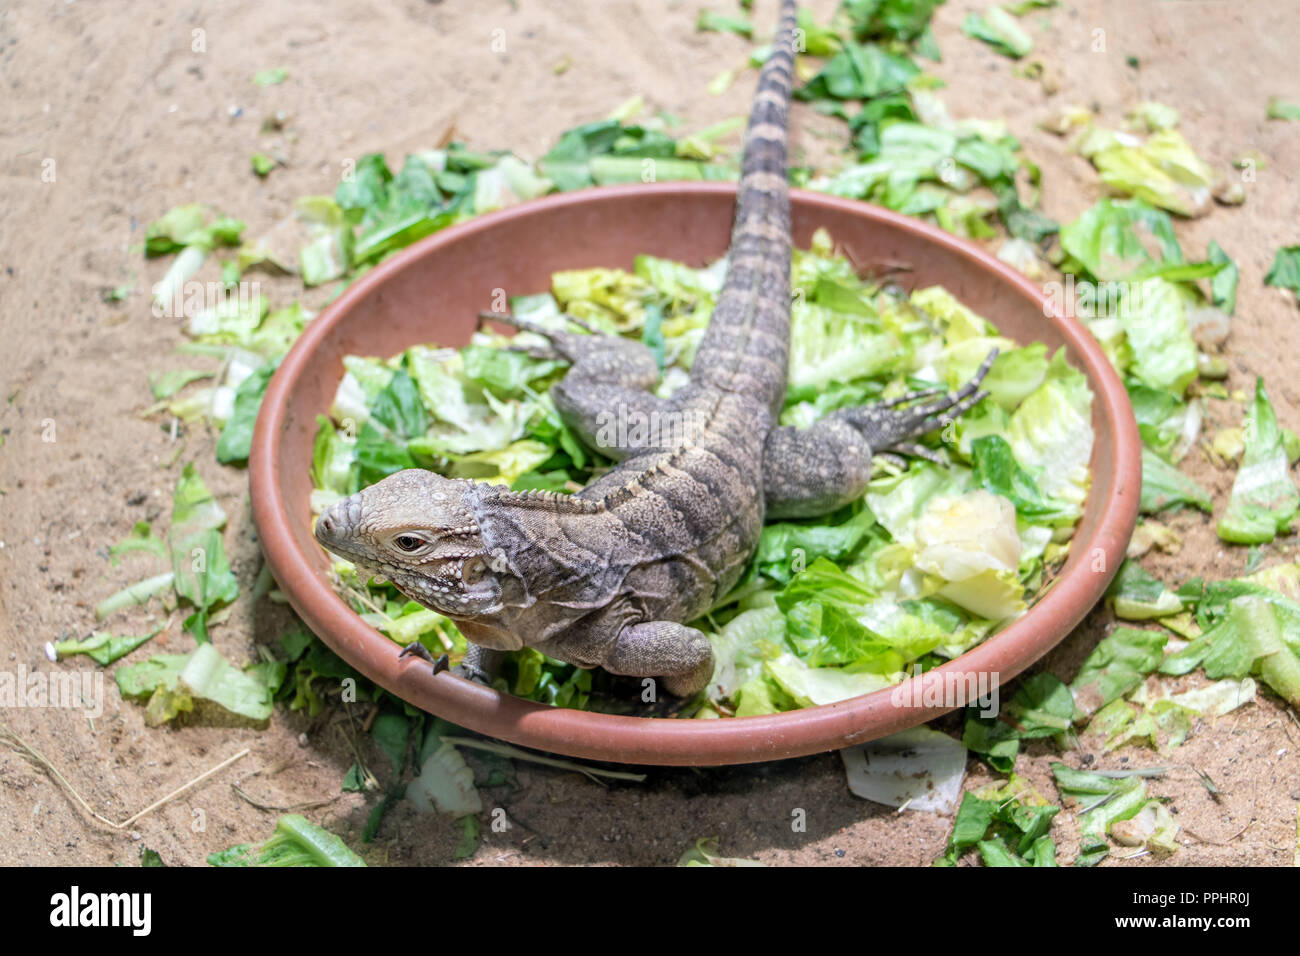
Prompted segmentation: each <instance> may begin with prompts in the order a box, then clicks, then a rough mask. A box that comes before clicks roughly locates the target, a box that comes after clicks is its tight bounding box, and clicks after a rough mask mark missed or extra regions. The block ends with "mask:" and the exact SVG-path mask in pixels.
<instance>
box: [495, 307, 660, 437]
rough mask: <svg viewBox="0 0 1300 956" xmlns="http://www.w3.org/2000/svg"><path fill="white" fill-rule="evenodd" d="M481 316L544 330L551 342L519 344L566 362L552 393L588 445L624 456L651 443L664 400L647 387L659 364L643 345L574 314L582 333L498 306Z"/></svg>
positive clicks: (558, 407)
mask: <svg viewBox="0 0 1300 956" xmlns="http://www.w3.org/2000/svg"><path fill="white" fill-rule="evenodd" d="M479 318H480V319H483V320H485V321H493V322H501V323H503V324H505V325H511V326H514V327H515V328H517V329H519V330H520V331H522V332H532V333H535V334H537V335H540V336H543V337H544V338H546V339H547V340H548V342H549V343H550V344H549V346H535V345H522V346H519V350H520V351H523V352H526V353H527V354H529V355H533V356H535V357H538V358H554V359H558V360H561V361H565V362H568V363H570V368H569V371H568V373H567V374H566V375H565V376H564V378H563V379H561V380H560V381H559V382H556V383H555V385H554V386H552V387H551V392H550V394H551V398H552V399H553V400H554V402H555V408H556V410H557V411H558V412H559V413H560V417H561V418H562V419H564V422H565V424H567V425H568V426H569V427H570V428H572V429H573V430H574V431H575V432H577V433H578V436H579V437H580V438H581V439H582V440H583V442H585V443H586V445H587V446H588V447H589V448H592V449H594V450H596V451H598V452H600V453H601V454H602V455H605V456H606V457H608V458H612V459H614V460H615V461H622V460H623V459H624V458H627V457H629V456H631V455H633V454H635V453H636V452H638V451H643V450H645V449H647V448H649V447H652V446H653V445H654V444H655V442H656V438H655V435H654V434H652V432H653V431H655V430H656V429H654V428H652V426H653V425H654V423H657V422H659V421H661V420H662V418H663V413H664V412H665V411H666V410H667V408H668V403H667V402H666V401H665V400H663V399H661V398H656V397H655V396H654V395H651V394H650V392H649V389H651V388H654V386H655V385H656V384H657V383H658V381H659V366H658V364H657V363H656V362H655V357H654V353H653V352H651V351H650V349H649V348H648V347H647V346H646V345H644V344H643V343H641V342H637V341H635V340H633V339H626V338H623V337H622V336H619V335H605V334H604V333H602V332H599V331H597V330H596V329H593V328H592V327H591V326H590V325H588V324H587V323H585V322H583V321H581V320H580V319H575V318H573V317H572V316H565V318H566V319H567V320H568V321H569V322H572V323H573V324H574V325H576V326H578V327H579V328H581V329H585V330H586V333H575V332H568V331H561V330H556V329H550V328H546V327H545V326H542V325H540V324H538V323H536V322H532V321H530V320H528V319H521V318H519V317H518V316H514V315H504V314H500V313H496V312H483V313H480V315H479ZM588 333H589V334H588Z"/></svg>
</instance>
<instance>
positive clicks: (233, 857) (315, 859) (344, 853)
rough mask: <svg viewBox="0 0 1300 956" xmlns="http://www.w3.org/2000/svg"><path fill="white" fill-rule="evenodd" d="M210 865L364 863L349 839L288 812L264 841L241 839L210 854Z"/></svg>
mask: <svg viewBox="0 0 1300 956" xmlns="http://www.w3.org/2000/svg"><path fill="white" fill-rule="evenodd" d="M208 865H209V866H365V865H366V864H365V861H364V860H362V859H361V857H359V856H357V855H356V854H355V853H353V852H352V851H351V850H350V849H348V846H347V844H346V843H344V842H343V841H342V840H341V839H340V838H339V837H338V836H337V835H335V834H333V833H331V832H330V831H328V830H326V829H323V828H322V827H318V826H316V825H315V824H313V823H311V822H309V821H308V820H307V819H306V818H305V817H301V816H299V815H298V814H296V813H294V814H286V815H285V816H282V817H280V819H279V820H277V821H276V824H275V832H274V833H273V834H272V835H271V838H270V839H269V840H267V841H266V842H265V843H260V844H257V843H242V844H240V845H238V846H233V847H231V848H230V849H228V850H222V851H221V852H219V853H213V854H210V855H209V856H208Z"/></svg>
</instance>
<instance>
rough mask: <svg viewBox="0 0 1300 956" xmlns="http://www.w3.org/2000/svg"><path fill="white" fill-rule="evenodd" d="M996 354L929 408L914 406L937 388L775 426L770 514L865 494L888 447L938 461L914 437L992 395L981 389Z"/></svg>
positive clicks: (795, 512)
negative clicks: (801, 423) (874, 462)
mask: <svg viewBox="0 0 1300 956" xmlns="http://www.w3.org/2000/svg"><path fill="white" fill-rule="evenodd" d="M995 358H997V351H996V350H994V351H993V352H992V353H990V354H989V357H988V358H986V359H985V360H984V362H983V364H982V365H980V367H979V370H978V371H977V372H976V373H975V375H974V377H973V378H972V379H971V380H970V381H969V382H967V383H966V384H965V385H963V386H962V387H961V389H960V390H958V391H957V392H955V393H953V394H951V395H946V396H944V397H943V398H941V399H939V400H938V401H935V402H930V403H928V404H924V405H911V404H909V403H911V402H914V401H917V400H919V399H922V398H927V397H929V396H932V395H934V394H935V393H936V391H937V390H935V389H929V390H926V391H919V392H909V393H907V394H906V395H900V396H899V397H898V398H895V399H891V400H890V401H887V402H880V403H878V404H875V405H859V406H856V407H853V408H842V409H840V410H839V411H837V412H832V413H831V414H830V415H827V416H826V417H825V418H823V419H821V420H820V421H818V422H817V423H816V424H814V425H812V426H811V427H810V428H802V429H801V428H791V427H788V426H785V427H780V428H773V429H772V430H771V431H770V432H768V434H767V441H766V442H765V443H764V445H763V497H764V499H765V500H766V503H767V516H768V517H769V518H812V517H816V516H818V515H824V514H828V513H830V512H832V511H834V510H835V509H836V508H840V507H843V506H844V505H846V504H848V503H849V502H851V501H856V500H857V499H858V498H860V497H861V496H862V494H863V492H864V491H866V488H867V482H868V481H869V480H870V478H871V459H872V456H873V455H879V454H881V453H882V452H891V451H894V452H901V453H903V454H908V455H917V456H920V457H924V458H931V457H932V453H931V452H929V450H928V449H926V448H923V447H921V446H920V445H917V444H915V443H914V442H913V441H912V440H911V439H913V438H917V437H919V436H921V435H924V434H925V433H926V432H930V431H933V430H934V429H936V428H939V427H941V426H943V425H944V424H945V423H946V422H948V421H951V420H952V419H954V418H956V417H957V416H958V415H961V414H962V413H963V412H965V411H967V410H968V409H969V408H970V407H971V406H973V405H975V404H976V403H977V402H979V401H980V400H981V399H983V398H984V397H985V396H986V395H987V394H988V393H987V392H983V391H980V390H979V385H980V382H982V381H983V380H984V376H985V375H987V374H988V371H989V368H990V367H991V366H992V365H993V360H994V359H995Z"/></svg>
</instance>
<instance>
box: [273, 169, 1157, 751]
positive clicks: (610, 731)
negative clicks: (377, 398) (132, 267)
mask: <svg viewBox="0 0 1300 956" xmlns="http://www.w3.org/2000/svg"><path fill="white" fill-rule="evenodd" d="M647 191H655V192H660V193H679V194H683V195H685V196H706V195H707V196H717V195H729V196H732V197H734V195H735V192H736V184H735V183H728V182H671V183H656V184H635V185H626V186H603V187H596V188H591V189H583V190H576V191H573V192H567V193H560V194H556V195H551V196H547V197H543V198H541V199H537V200H533V201H530V202H527V203H521V204H519V205H515V206H511V207H508V208H506V209H503V210H500V211H497V212H492V213H487V214H484V215H482V216H478V217H475V218H473V219H470V220H467V221H466V222H463V223H459V224H457V225H454V226H451V227H448V228H446V229H444V230H442V231H440V232H437V233H434V234H433V235H431V236H428V237H426V238H424V239H422V240H420V241H418V242H416V243H413V244H412V245H411V246H409V247H408V248H406V249H404V250H402V251H401V252H399V253H398V254H396V255H394V256H392V257H391V258H389V259H387V260H385V261H384V262H381V263H380V264H379V265H377V266H375V267H374V268H373V269H371V270H370V271H369V272H367V273H366V274H364V275H362V276H361V277H359V278H358V279H356V280H355V281H354V282H353V283H352V284H351V285H349V286H348V287H347V289H346V290H345V291H344V292H343V294H342V295H340V296H339V297H338V299H336V300H335V301H334V302H332V303H331V304H330V305H328V306H327V307H326V308H325V309H324V310H322V312H321V313H320V314H319V315H318V316H317V317H316V318H315V319H313V320H312V321H311V322H310V323H308V325H307V327H306V329H305V330H304V331H303V333H302V335H301V336H300V337H299V338H298V340H297V341H296V342H295V343H294V345H293V347H292V348H291V349H290V350H289V352H288V354H287V355H286V356H285V357H284V359H283V360H282V361H281V363H280V367H279V368H278V370H277V371H276V372H275V374H274V376H273V377H272V379H271V382H270V384H269V386H268V387H267V390H266V396H265V398H264V400H263V402H262V407H261V410H260V412H259V414H258V417H257V423H256V426H255V429H254V433H253V440H252V446H251V452H250V455H249V484H250V495H251V499H252V511H253V519H254V522H255V524H256V527H257V530H258V534H259V540H260V542H261V546H262V550H263V552H264V554H265V556H266V560H267V562H268V564H269V565H270V569H271V572H272V574H273V575H274V576H275V579H276V582H277V583H278V584H279V587H280V589H281V591H282V592H283V593H284V594H285V596H286V597H287V598H288V601H289V603H290V605H292V606H293V608H294V609H295V611H297V612H298V614H299V615H300V616H301V617H302V618H303V620H304V622H305V623H306V624H307V625H308V627H310V628H311V629H312V631H313V632H315V633H316V634H317V635H319V636H320V638H321V639H322V640H323V641H324V642H325V643H326V644H327V645H328V646H330V647H331V648H332V649H333V650H334V651H335V652H336V653H338V654H339V655H340V656H341V657H342V658H343V659H344V660H345V661H347V662H348V663H349V664H350V665H352V666H353V667H354V668H356V669H357V670H358V671H360V672H361V673H362V674H364V675H365V676H366V677H368V678H369V679H370V680H372V681H374V682H375V683H377V684H379V685H380V686H382V687H384V688H386V689H387V690H389V691H391V692H393V693H394V694H396V695H397V696H398V697H400V698H402V699H404V700H406V701H409V702H410V703H412V704H414V705H415V706H417V707H420V708H422V709H424V710H426V711H429V712H432V713H435V714H437V715H439V716H442V717H445V718H446V719H448V720H450V721H452V722H453V723H456V724H458V725H460V726H464V727H466V728H469V729H471V730H474V731H477V732H479V733H483V734H486V735H489V736H492V737H497V738H500V739H503V740H507V741H510V742H512V743H515V744H519V745H522V746H526V747H531V748H535V749H538V750H543V751H549V752H555V753H562V754H567V755H569V756H573V757H579V758H585V759H592V760H605V761H612V762H617V763H628V764H656V765H678V766H681V765H722V764H739V763H751V762H757V761H764V760H774V759H782V758H787V757H795V756H802V755H806V754H811V753H817V752H823V751H828V750H835V749H839V748H842V747H846V746H849V745H852V744H855V743H860V742H862V741H865V740H870V739H875V738H878V737H882V736H885V735H887V734H890V733H895V732H897V731H900V730H903V729H906V728H908V727H912V726H916V725H918V724H920V723H924V722H926V721H929V720H933V719H934V718H936V717H939V716H941V715H943V714H945V713H948V712H949V711H951V710H955V709H956V708H957V707H959V706H962V705H963V703H964V702H965V701H966V700H968V699H970V697H971V696H974V695H973V694H971V695H966V696H962V692H963V690H964V689H970V688H974V687H978V688H979V689H980V692H983V689H984V688H985V687H989V688H996V687H997V686H998V685H999V684H1001V683H1005V682H1006V681H1008V680H1010V679H1011V678H1013V677H1015V676H1016V675H1017V674H1019V673H1020V672H1021V671H1022V670H1024V669H1025V668H1026V667H1028V666H1029V665H1030V664H1032V663H1034V662H1035V661H1036V660H1038V659H1039V658H1041V657H1042V656H1043V655H1044V654H1046V653H1047V652H1048V651H1049V650H1051V649H1052V648H1053V647H1055V646H1056V645H1057V644H1058V643H1060V641H1062V640H1063V639H1064V638H1065V637H1066V636H1067V635H1068V634H1069V633H1070V632H1071V631H1072V630H1073V628H1074V627H1075V626H1076V625H1077V624H1078V623H1079V622H1080V621H1081V620H1082V619H1083V618H1084V616H1085V615H1086V614H1087V613H1088V612H1089V611H1090V610H1091V609H1092V607H1093V606H1094V605H1095V603H1096V602H1097V601H1098V600H1100V598H1101V597H1102V595H1103V594H1104V593H1105V590H1106V588H1107V586H1108V585H1109V583H1110V581H1111V579H1112V578H1113V577H1114V575H1115V573H1116V572H1117V571H1118V569H1119V565H1120V563H1121V562H1122V561H1123V559H1124V556H1125V550H1126V548H1127V544H1128V540H1129V537H1130V536H1131V534H1132V531H1133V528H1134V526H1135V524H1136V521H1137V514H1138V504H1139V490H1140V488H1141V478H1142V465H1141V444H1140V441H1139V438H1138V431H1137V424H1136V421H1135V420H1134V417H1133V412H1132V407H1131V405H1130V403H1129V399H1128V393H1127V391H1126V390H1125V389H1124V386H1123V384H1122V382H1121V381H1120V379H1119V376H1118V374H1117V373H1116V372H1115V370H1114V369H1113V368H1112V366H1111V364H1110V361H1109V360H1108V359H1107V358H1106V356H1105V354H1104V352H1103V351H1102V348H1101V346H1100V345H1099V344H1098V343H1097V341H1096V340H1095V339H1093V337H1092V335H1091V334H1090V333H1088V332H1087V331H1086V330H1085V329H1084V328H1083V326H1082V325H1081V324H1080V323H1079V322H1078V321H1077V320H1076V319H1074V318H1071V317H1067V316H1066V315H1063V314H1062V312H1061V311H1060V309H1059V308H1058V307H1057V305H1056V303H1055V302H1053V300H1052V299H1051V298H1050V297H1049V296H1048V295H1047V294H1046V292H1045V291H1044V290H1042V289H1041V288H1039V287H1038V286H1036V285H1035V284H1034V283H1033V282H1031V281H1030V280H1029V279H1028V278H1027V277H1025V276H1024V275H1022V274H1021V273H1020V272H1018V271H1016V270H1015V269H1013V268H1012V267H1011V266H1010V265H1007V264H1006V263H1003V262H1001V261H999V260H998V259H996V258H994V257H993V256H992V255H989V254H988V253H987V252H985V251H984V250H982V249H980V248H978V247H977V246H975V245H974V244H972V243H969V242H967V241H965V240H963V239H959V238H958V237H956V236H953V235H950V234H949V233H946V232H944V231H943V230H941V229H939V228H938V227H936V226H932V225H929V224H928V223H924V222H921V221H919V220H917V219H913V218H911V217H908V216H904V215H902V214H900V213H895V212H893V211H891V210H887V209H883V208H881V207H878V206H873V205H870V204H868V203H864V202H860V201H858V200H850V199H844V198H840V197H835V196H830V195H827V194H824V193H816V192H811V191H808V190H802V189H792V190H791V191H790V192H791V202H792V204H794V205H799V206H805V207H812V210H811V211H814V212H815V211H816V209H819V208H820V209H830V210H835V211H838V212H840V213H847V214H850V215H853V216H855V217H858V218H865V219H868V220H872V221H875V222H878V223H880V224H881V225H886V226H888V227H890V228H893V229H898V230H903V231H907V232H911V233H913V234H915V235H917V236H919V237H920V238H921V239H923V240H925V241H928V242H930V243H933V244H935V245H938V246H942V247H944V248H945V249H946V250H947V251H948V252H949V253H951V254H956V255H958V256H961V257H964V258H966V259H968V260H973V261H974V263H975V264H976V265H977V266H979V267H981V268H982V270H983V271H984V272H985V273H986V275H987V276H988V278H989V279H990V280H991V281H994V282H1000V283H1002V284H1003V285H1004V286H1006V287H1007V288H1008V289H1009V290H1012V291H1014V292H1016V293H1017V294H1019V295H1020V296H1022V297H1024V298H1026V299H1029V300H1031V301H1032V302H1034V303H1036V304H1039V305H1041V306H1042V307H1043V309H1044V315H1045V317H1047V318H1048V320H1049V321H1050V322H1052V324H1053V325H1055V326H1056V328H1057V329H1058V331H1059V332H1060V334H1061V336H1062V338H1064V339H1065V341H1066V342H1067V343H1068V345H1069V346H1070V349H1071V352H1072V355H1071V358H1072V360H1073V361H1072V364H1073V365H1075V367H1080V368H1081V369H1082V370H1083V371H1084V372H1085V374H1087V375H1088V379H1089V385H1090V387H1091V388H1092V389H1093V392H1094V401H1095V402H1097V403H1099V404H1100V407H1101V408H1102V415H1101V419H1102V420H1103V421H1107V422H1108V423H1109V424H1111V425H1112V426H1113V428H1112V433H1111V434H1110V435H1109V436H1105V435H1103V434H1102V433H1101V430H1099V431H1098V434H1097V438H1098V439H1099V440H1109V441H1111V442H1112V444H1113V451H1114V467H1115V475H1114V477H1113V486H1112V490H1111V493H1110V495H1109V496H1108V497H1106V498H1105V499H1104V500H1103V501H1101V502H1100V508H1101V514H1100V520H1099V521H1098V522H1097V524H1096V527H1095V529H1094V530H1093V533H1092V535H1091V537H1090V538H1089V539H1088V540H1079V539H1078V537H1077V535H1078V533H1079V532H1078V531H1077V530H1076V538H1075V539H1074V540H1073V541H1072V550H1073V549H1075V548H1086V549H1087V551H1088V553H1089V554H1091V555H1092V556H1093V558H1092V560H1091V561H1090V562H1084V561H1077V562H1075V563H1074V564H1073V566H1072V567H1068V568H1066V569H1065V571H1064V572H1063V573H1062V574H1061V575H1060V576H1059V577H1057V578H1056V579H1055V580H1054V581H1053V582H1052V584H1051V586H1050V588H1049V590H1048V591H1047V592H1046V593H1045V594H1043V595H1042V596H1041V597H1040V599H1039V601H1038V602H1037V603H1036V604H1035V605H1034V606H1033V607H1032V608H1031V609H1030V612H1029V613H1027V614H1025V615H1024V616H1022V617H1021V618H1020V619H1019V620H1017V621H1015V622H1013V623H1012V624H1010V625H1008V626H1007V627H1006V628H1004V629H1003V630H1002V631H1000V632H999V633H997V634H995V635H994V636H993V637H991V638H989V639H988V640H986V641H984V642H983V643H981V644H979V645H977V646H976V647H974V648H972V649H971V650H970V651H967V652H966V653H965V654H962V655H961V656H960V657H957V658H954V659H953V660H951V661H948V662H946V663H944V664H943V665H941V666H939V667H937V668H935V669H934V670H931V671H928V672H926V673H925V674H924V675H922V676H921V677H920V678H909V679H908V680H906V681H904V682H903V683H901V684H898V685H895V686H893V687H891V688H885V689H883V690H879V691H876V692H874V693H871V694H865V695H862V696H859V697H854V698H851V699H849V700H844V701H839V702H837V703H833V704H825V705H820V706H816V707H808V708H803V709H800V710H794V711H787V712H784V713H780V714H769V715H762V716H752V717H731V718H724V719H718V720H680V719H659V718H647V717H632V716H620V715H612V714H601V713H594V712H589V711H578V710H568V709H563V708H557V707H552V706H550V705H547V704H542V703H537V702H533V701H527V700H523V699H522V698H518V697H514V696H512V695H510V694H505V693H500V692H498V691H495V690H493V689H491V688H487V687H483V686H481V685H478V684H474V683H471V682H470V681H466V680H462V679H461V678H459V677H456V676H453V675H452V674H450V673H446V672H444V673H442V674H437V675H434V674H432V673H431V669H430V668H429V666H428V665H427V664H423V663H420V662H418V661H416V660H414V659H411V658H404V659H401V660H399V659H398V653H399V651H400V650H401V648H400V646H399V645H398V644H396V643H395V642H393V641H392V640H390V639H389V638H388V637H385V636H384V635H383V634H381V633H380V632H379V631H377V630H375V629H374V628H373V627H371V626H370V625H369V624H367V623H365V622H364V621H363V620H362V619H361V618H360V617H359V616H358V615H357V614H356V613H355V612H354V611H353V610H352V609H351V608H350V607H348V605H347V604H346V603H344V601H343V600H342V598H340V597H339V596H338V595H337V594H336V593H335V592H334V590H333V588H332V587H331V586H330V584H329V582H328V580H327V579H326V578H325V576H324V575H322V574H320V573H318V572H316V571H314V570H313V569H312V567H311V563H310V561H309V560H308V558H307V555H306V554H304V553H303V552H302V551H301V550H300V549H299V548H298V546H297V542H296V539H295V537H294V534H293V532H292V530H291V519H290V517H289V515H290V513H291V509H297V508H301V507H302V506H303V504H304V503H303V502H287V501H285V500H284V497H283V496H282V495H281V491H280V485H279V482H278V481H277V477H276V476H277V475H278V473H279V470H280V465H281V457H280V451H281V449H280V442H279V441H278V438H279V436H280V435H281V433H282V432H283V431H284V429H285V427H286V414H287V408H288V403H289V400H290V397H291V396H292V394H293V391H294V388H295V386H296V385H297V383H298V381H299V379H300V378H301V377H302V376H303V374H304V372H305V371H306V370H307V368H308V367H309V366H310V364H311V360H312V358H313V353H314V351H315V349H316V347H317V345H318V344H319V343H320V342H321V340H322V339H324V338H325V337H326V335H327V334H328V333H329V332H330V330H331V329H332V328H333V326H334V325H335V324H336V323H337V322H338V321H340V320H341V319H342V317H344V316H346V315H348V314H349V313H350V312H351V310H352V308H353V306H354V304H356V303H358V302H360V301H361V300H363V299H365V298H367V297H368V296H370V295H371V294H372V293H374V292H375V291H376V290H377V289H378V287H380V286H382V285H383V284H384V282H385V281H387V279H388V278H389V277H390V276H393V275H395V274H396V273H398V272H400V271H402V270H404V269H406V268H407V267H408V266H410V265H411V264H413V263H414V262H416V261H417V260H419V259H422V258H423V257H425V256H428V255H432V254H435V253H436V252H437V251H438V250H439V249H441V248H442V247H444V246H447V245H449V244H451V243H455V242H457V241H460V240H461V239H462V238H464V237H467V236H469V235H472V234H474V233H477V232H483V231H487V230H493V229H497V228H500V227H501V226H502V225H503V224H508V223H510V222H511V221H513V220H515V219H517V218H519V217H523V216H530V215H534V214H537V213H540V212H544V211H546V210H549V209H554V208H557V207H563V206H569V205H578V204H585V203H602V202H605V203H619V202H621V201H623V200H624V199H626V198H628V197H631V196H634V195H637V196H639V195H643V194H644V193H646V192H647ZM1094 414H1095V413H1094ZM1096 489H1097V483H1096V481H1095V480H1094V482H1093V485H1092V488H1091V489H1090V491H1089V494H1090V495H1091V494H1093V493H1095V492H1096ZM1098 551H1100V553H1101V555H1102V556H1103V560H1104V564H1103V566H1102V570H1100V571H1098V570H1094V568H1095V566H1096V560H1095V559H1096V555H1097V554H1098ZM972 680H973V681H974V682H975V683H973V684H972V683H971V681H972ZM981 680H983V681H984V683H979V682H980V681H981ZM954 689H955V690H956V692H957V693H958V695H959V699H958V702H957V703H950V701H952V700H953V697H952V696H950V695H951V693H952V692H953V690H954Z"/></svg>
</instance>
